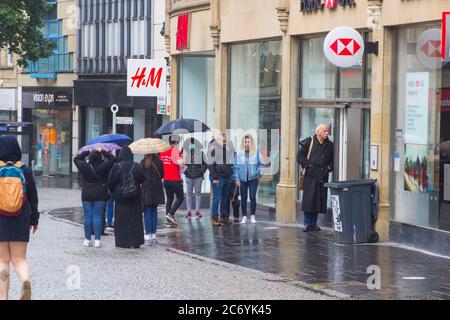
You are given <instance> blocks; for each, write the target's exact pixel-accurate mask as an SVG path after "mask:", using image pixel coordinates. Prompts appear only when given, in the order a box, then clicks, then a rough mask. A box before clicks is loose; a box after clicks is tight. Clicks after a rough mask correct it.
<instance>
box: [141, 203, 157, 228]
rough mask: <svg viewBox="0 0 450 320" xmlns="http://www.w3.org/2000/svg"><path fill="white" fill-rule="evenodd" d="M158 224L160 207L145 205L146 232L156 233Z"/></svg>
mask: <svg viewBox="0 0 450 320" xmlns="http://www.w3.org/2000/svg"><path fill="white" fill-rule="evenodd" d="M157 225H158V207H145V210H144V226H145V234H155V233H156V226H157Z"/></svg>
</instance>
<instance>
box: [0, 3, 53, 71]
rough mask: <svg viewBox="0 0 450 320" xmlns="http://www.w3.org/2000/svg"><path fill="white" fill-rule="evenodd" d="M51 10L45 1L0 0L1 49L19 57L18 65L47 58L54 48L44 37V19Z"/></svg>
mask: <svg viewBox="0 0 450 320" xmlns="http://www.w3.org/2000/svg"><path fill="white" fill-rule="evenodd" d="M51 8H52V5H51V4H49V3H48V0H0V48H3V49H5V48H9V50H11V51H12V52H13V53H15V54H17V55H18V56H19V59H18V64H19V65H20V66H23V67H26V66H27V60H31V61H37V60H39V59H40V58H46V57H48V56H49V55H50V54H51V53H52V50H53V49H54V47H55V44H54V43H51V42H49V41H48V40H45V39H44V38H43V34H42V28H43V26H44V20H43V17H44V15H45V13H47V12H48V11H49V10H50V9H51Z"/></svg>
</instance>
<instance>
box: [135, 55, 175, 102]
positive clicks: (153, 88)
mask: <svg viewBox="0 0 450 320" xmlns="http://www.w3.org/2000/svg"><path fill="white" fill-rule="evenodd" d="M166 73H167V64H166V60H164V59H129V60H128V70H127V95H128V96H129V97H163V96H165V95H166Z"/></svg>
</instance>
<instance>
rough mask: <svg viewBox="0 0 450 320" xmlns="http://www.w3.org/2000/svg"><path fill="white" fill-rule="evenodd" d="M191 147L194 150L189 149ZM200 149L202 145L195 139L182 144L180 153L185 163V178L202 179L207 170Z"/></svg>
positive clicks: (204, 158)
mask: <svg viewBox="0 0 450 320" xmlns="http://www.w3.org/2000/svg"><path fill="white" fill-rule="evenodd" d="M192 145H193V146H194V149H192V148H191V146H192ZM202 148H203V145H202V144H201V143H200V141H198V140H197V139H194V138H190V139H187V140H186V141H185V142H184V144H183V149H182V150H181V153H182V154H183V158H184V160H185V162H186V170H185V171H184V176H185V177H186V178H189V179H197V178H203V176H204V175H205V172H206V170H208V163H207V161H206V156H205V154H204V153H203V151H202Z"/></svg>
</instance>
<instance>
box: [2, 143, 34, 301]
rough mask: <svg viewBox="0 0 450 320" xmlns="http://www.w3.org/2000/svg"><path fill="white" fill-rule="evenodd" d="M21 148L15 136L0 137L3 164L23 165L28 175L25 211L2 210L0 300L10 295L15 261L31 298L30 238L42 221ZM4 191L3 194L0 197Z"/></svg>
mask: <svg viewBox="0 0 450 320" xmlns="http://www.w3.org/2000/svg"><path fill="white" fill-rule="evenodd" d="M21 159H22V151H21V150H20V146H19V143H18V142H17V139H16V137H14V136H2V137H0V161H1V162H3V163H0V166H1V167H0V168H4V167H6V164H7V163H9V164H11V165H12V164H14V165H15V166H16V167H20V170H22V171H23V176H24V178H25V189H26V190H25V195H26V198H25V199H24V203H23V206H22V211H21V212H20V213H19V214H18V215H15V216H5V215H1V214H0V300H3V299H5V300H6V299H8V290H9V265H10V263H11V262H12V264H13V265H14V269H15V270H16V273H17V275H18V276H19V277H20V279H21V280H22V295H21V300H29V299H31V283H30V281H29V273H30V267H29V264H28V260H27V258H26V253H27V245H28V242H29V241H30V229H31V230H32V231H33V233H35V232H36V230H37V228H38V222H39V212H38V195H37V190H36V185H35V183H34V179H33V172H32V170H31V169H30V168H28V167H26V166H25V165H23V164H22V163H20V160H21ZM3 196H4V195H1V194H0V197H3Z"/></svg>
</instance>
